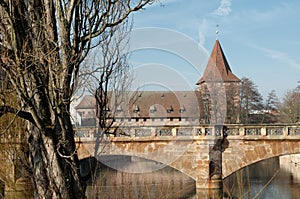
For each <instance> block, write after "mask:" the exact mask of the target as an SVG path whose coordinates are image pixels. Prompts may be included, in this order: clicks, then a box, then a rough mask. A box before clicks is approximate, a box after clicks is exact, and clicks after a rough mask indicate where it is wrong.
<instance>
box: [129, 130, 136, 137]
mask: <svg viewBox="0 0 300 199" xmlns="http://www.w3.org/2000/svg"><path fill="white" fill-rule="evenodd" d="M135 131H136V130H135V129H134V128H132V129H130V137H131V138H134V137H135Z"/></svg>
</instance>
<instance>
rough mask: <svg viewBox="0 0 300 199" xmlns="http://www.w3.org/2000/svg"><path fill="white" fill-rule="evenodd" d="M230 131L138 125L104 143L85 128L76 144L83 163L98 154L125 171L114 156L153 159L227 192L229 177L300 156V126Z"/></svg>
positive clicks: (232, 128)
mask: <svg viewBox="0 0 300 199" xmlns="http://www.w3.org/2000/svg"><path fill="white" fill-rule="evenodd" d="M227 128H228V129H227V130H226V132H223V126H221V125H219V126H164V127H158V126H156V127H137V128H131V129H130V133H128V134H127V135H128V136H118V135H117V136H107V137H104V138H102V140H101V141H100V142H97V141H96V140H97V139H96V138H95V137H93V135H94V131H95V129H83V128H81V129H77V134H78V135H81V137H77V138H76V143H77V146H78V155H79V158H80V159H83V158H86V157H91V156H93V157H95V156H97V158H98V160H100V161H101V162H103V163H104V164H109V166H112V167H115V166H118V168H117V169H121V170H123V169H124V167H126V165H125V163H124V161H123V162H122V161H121V159H119V158H117V159H114V158H109V157H120V156H125V157H126V156H128V157H140V158H144V159H148V160H153V161H155V162H158V163H161V165H168V166H170V167H173V168H175V169H177V170H179V171H181V172H182V173H184V174H186V175H188V176H190V177H191V178H193V179H194V180H195V182H196V187H197V188H200V189H213V188H221V187H222V180H223V179H224V178H226V177H227V176H229V175H230V174H232V173H234V172H235V171H237V170H239V169H241V168H243V167H246V166H248V165H250V164H253V163H256V162H258V161H261V160H265V159H268V158H271V157H276V156H282V155H288V154H297V153H300V126H298V125H264V126H259V125H252V126H245V125H227ZM141 132H142V133H141ZM145 132H148V133H145ZM224 133H225V134H224ZM97 144H98V145H97ZM95 146H96V147H95ZM95 148H97V149H98V150H95ZM114 161H115V162H114ZM131 161H132V159H131ZM158 165H160V164H158ZM147 167H148V168H147ZM135 169H136V170H135V171H132V172H144V171H148V170H151V169H156V167H153V165H152V166H151V165H149V164H148V165H144V168H135Z"/></svg>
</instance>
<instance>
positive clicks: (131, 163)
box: [97, 154, 196, 181]
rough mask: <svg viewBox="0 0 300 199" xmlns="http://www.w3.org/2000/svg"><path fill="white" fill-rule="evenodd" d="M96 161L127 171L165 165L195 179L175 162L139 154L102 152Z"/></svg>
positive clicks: (138, 171) (150, 170) (158, 168)
mask: <svg viewBox="0 0 300 199" xmlns="http://www.w3.org/2000/svg"><path fill="white" fill-rule="evenodd" d="M97 159H98V161H99V162H101V163H102V164H105V165H106V166H108V167H111V168H113V169H115V170H119V171H122V172H128V173H149V172H152V171H158V170H161V169H163V168H165V167H170V168H172V169H174V170H176V171H178V172H180V173H182V174H183V175H185V176H187V177H189V178H191V179H192V180H194V181H196V179H195V177H194V176H191V175H190V174H189V173H187V172H186V171H184V170H182V169H180V168H178V167H176V165H177V164H168V163H166V162H162V161H160V160H156V159H150V158H149V157H144V156H141V155H128V154H127V155H117V154H115V155H114V154H109V155H107V154H103V155H101V156H99V157H98V158H97Z"/></svg>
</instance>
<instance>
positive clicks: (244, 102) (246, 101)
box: [240, 77, 263, 124]
mask: <svg viewBox="0 0 300 199" xmlns="http://www.w3.org/2000/svg"><path fill="white" fill-rule="evenodd" d="M240 89H241V92H240V95H241V97H240V103H241V105H240V118H241V123H243V124H249V123H259V122H261V121H262V116H261V114H260V111H261V110H263V103H262V96H261V94H260V93H259V91H258V89H257V86H256V85H255V84H254V82H253V81H252V80H250V79H249V78H246V77H243V78H242V79H241V88H240Z"/></svg>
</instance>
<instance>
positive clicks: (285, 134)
mask: <svg viewBox="0 0 300 199" xmlns="http://www.w3.org/2000/svg"><path fill="white" fill-rule="evenodd" d="M282 133H283V135H284V136H288V135H289V127H288V126H284V127H283V129H282Z"/></svg>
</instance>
